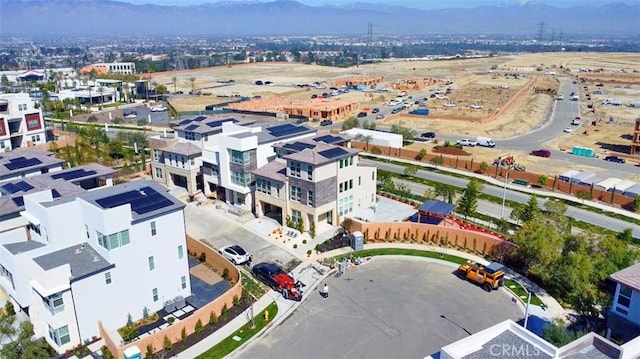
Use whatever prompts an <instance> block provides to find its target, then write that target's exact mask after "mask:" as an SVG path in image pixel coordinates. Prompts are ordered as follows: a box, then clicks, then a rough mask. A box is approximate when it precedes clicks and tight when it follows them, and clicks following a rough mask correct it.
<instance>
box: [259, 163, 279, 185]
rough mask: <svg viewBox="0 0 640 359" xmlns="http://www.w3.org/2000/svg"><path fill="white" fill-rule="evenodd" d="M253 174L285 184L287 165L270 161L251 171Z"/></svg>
mask: <svg viewBox="0 0 640 359" xmlns="http://www.w3.org/2000/svg"><path fill="white" fill-rule="evenodd" d="M253 174H254V175H256V176H259V177H264V178H268V179H272V180H276V181H278V182H282V183H284V182H287V164H286V163H284V162H282V161H271V162H269V163H267V164H266V165H264V166H262V167H260V168H258V169H257V170H255V171H253Z"/></svg>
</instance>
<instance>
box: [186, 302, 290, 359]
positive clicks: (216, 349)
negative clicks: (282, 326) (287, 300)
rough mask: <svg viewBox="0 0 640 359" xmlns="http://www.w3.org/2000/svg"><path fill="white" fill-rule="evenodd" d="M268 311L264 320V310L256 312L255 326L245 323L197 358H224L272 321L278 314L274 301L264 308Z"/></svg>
mask: <svg viewBox="0 0 640 359" xmlns="http://www.w3.org/2000/svg"><path fill="white" fill-rule="evenodd" d="M266 310H267V311H268V312H269V320H268V321H267V320H265V318H264V311H262V312H260V313H258V315H256V316H255V317H254V320H253V321H254V323H255V327H254V328H253V329H252V328H251V324H250V323H247V324H245V325H243V326H242V327H241V328H240V329H238V330H236V331H235V332H234V333H233V334H231V335H230V336H228V337H227V338H225V339H224V340H223V341H221V342H220V343H218V344H216V345H215V346H213V347H212V348H210V349H209V350H207V351H206V352H204V353H202V354H201V355H199V356H198V357H197V358H198V359H219V358H224V357H225V356H227V355H228V354H229V353H231V352H232V351H234V350H235V349H237V348H238V347H240V346H241V345H242V344H244V343H246V342H247V341H248V340H249V339H251V338H252V337H253V336H254V335H256V334H257V333H258V332H259V331H260V330H262V328H264V327H265V326H266V325H267V324H268V323H269V322H271V321H273V318H275V317H276V314H278V305H277V304H276V302H273V303H271V304H269V306H268V307H267V309H266ZM236 336H237V337H239V338H240V340H235V339H233V338H234V337H236Z"/></svg>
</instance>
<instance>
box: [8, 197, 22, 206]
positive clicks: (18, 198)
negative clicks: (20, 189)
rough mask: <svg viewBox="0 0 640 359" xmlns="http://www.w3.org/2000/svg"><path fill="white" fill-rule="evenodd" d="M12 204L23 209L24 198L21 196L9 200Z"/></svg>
mask: <svg viewBox="0 0 640 359" xmlns="http://www.w3.org/2000/svg"><path fill="white" fill-rule="evenodd" d="M11 200H12V201H13V203H15V204H16V205H17V206H18V207H24V198H22V196H20V197H15V198H11Z"/></svg>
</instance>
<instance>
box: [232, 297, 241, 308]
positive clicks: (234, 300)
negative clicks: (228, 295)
mask: <svg viewBox="0 0 640 359" xmlns="http://www.w3.org/2000/svg"><path fill="white" fill-rule="evenodd" d="M233 305H234V306H238V305H240V298H238V296H237V295H234V296H233Z"/></svg>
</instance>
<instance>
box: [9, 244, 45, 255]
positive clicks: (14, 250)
mask: <svg viewBox="0 0 640 359" xmlns="http://www.w3.org/2000/svg"><path fill="white" fill-rule="evenodd" d="M44 246H45V245H44V244H43V243H40V242H38V241H24V242H16V243H7V244H5V245H4V247H5V248H6V249H7V250H8V251H9V252H11V254H20V253H24V252H28V251H30V250H32V249H37V248H40V247H44Z"/></svg>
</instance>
